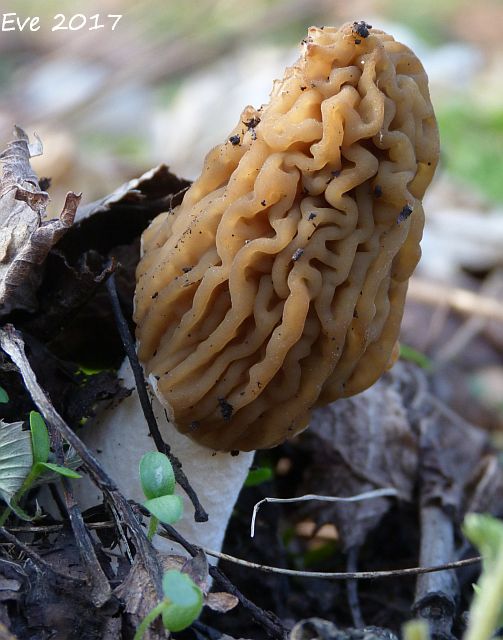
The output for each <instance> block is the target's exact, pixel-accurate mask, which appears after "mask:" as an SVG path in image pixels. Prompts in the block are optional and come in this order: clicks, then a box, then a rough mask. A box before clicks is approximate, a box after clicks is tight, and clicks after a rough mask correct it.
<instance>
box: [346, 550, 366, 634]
mask: <svg viewBox="0 0 503 640" xmlns="http://www.w3.org/2000/svg"><path fill="white" fill-rule="evenodd" d="M359 551H360V547H357V546H355V547H351V549H349V550H348V554H347V560H346V568H347V570H348V573H356V568H357V566H358V553H359ZM346 595H347V599H348V605H349V610H350V611H351V618H352V620H353V626H354V627H356V628H357V629H363V627H364V626H365V623H364V622H363V616H362V610H361V607H360V598H359V597H358V582H357V581H356V580H353V579H352V578H351V579H349V580H348V581H347V582H346Z"/></svg>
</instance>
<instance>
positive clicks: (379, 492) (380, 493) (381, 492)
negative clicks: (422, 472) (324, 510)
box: [250, 488, 398, 538]
mask: <svg viewBox="0 0 503 640" xmlns="http://www.w3.org/2000/svg"><path fill="white" fill-rule="evenodd" d="M397 495H398V492H397V490H396V489H392V488H386V489H375V490H373V491H365V492H364V493H358V494H357V495H354V496H348V497H342V498H341V497H339V496H319V495H317V494H315V493H308V494H306V495H304V496H297V497H296V498H269V497H267V498H263V499H262V500H259V501H258V502H257V503H256V504H255V506H254V507H253V514H252V519H251V525H250V537H251V538H253V537H254V535H255V521H256V519H257V514H258V510H259V509H260V507H261V505H263V504H264V502H280V503H284V502H306V501H307V500H318V501H319V502H359V501H361V500H370V499H371V498H382V497H386V496H390V497H396V496H397Z"/></svg>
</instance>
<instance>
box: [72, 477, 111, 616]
mask: <svg viewBox="0 0 503 640" xmlns="http://www.w3.org/2000/svg"><path fill="white" fill-rule="evenodd" d="M62 484H63V494H64V498H65V505H66V510H67V512H68V517H69V518H70V524H71V525H72V531H73V535H74V537H75V541H76V544H77V548H78V550H79V554H80V558H81V560H82V562H83V563H84V566H85V569H86V573H87V576H88V579H89V582H90V584H91V598H92V603H93V604H94V606H95V607H101V606H103V605H104V604H105V602H107V601H108V600H109V599H110V596H111V593H112V589H111V588H110V584H109V582H108V580H107V577H106V575H105V573H104V571H103V569H102V568H101V565H100V563H99V560H98V557H97V556H96V551H95V550H94V546H93V543H92V540H91V538H90V536H89V532H88V531H87V528H86V525H85V523H84V520H83V518H82V513H81V511H80V509H79V506H78V504H77V502H76V501H75V497H74V495H73V491H72V487H71V484H70V481H69V480H68V478H62Z"/></svg>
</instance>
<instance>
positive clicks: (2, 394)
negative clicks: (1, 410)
mask: <svg viewBox="0 0 503 640" xmlns="http://www.w3.org/2000/svg"><path fill="white" fill-rule="evenodd" d="M7 402H9V395H8V393H7V391H5V389H4V388H3V387H0V404H7Z"/></svg>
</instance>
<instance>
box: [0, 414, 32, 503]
mask: <svg viewBox="0 0 503 640" xmlns="http://www.w3.org/2000/svg"><path fill="white" fill-rule="evenodd" d="M32 465H33V453H32V448H31V437H30V432H29V431H23V423H22V422H13V423H10V424H9V423H7V422H3V420H0V497H1V498H2V499H3V500H5V502H7V503H10V501H11V500H12V497H13V496H14V494H15V493H16V492H17V491H19V489H20V488H21V486H22V484H23V482H24V480H25V478H26V477H27V476H28V474H29V472H30V469H31V467H32Z"/></svg>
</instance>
